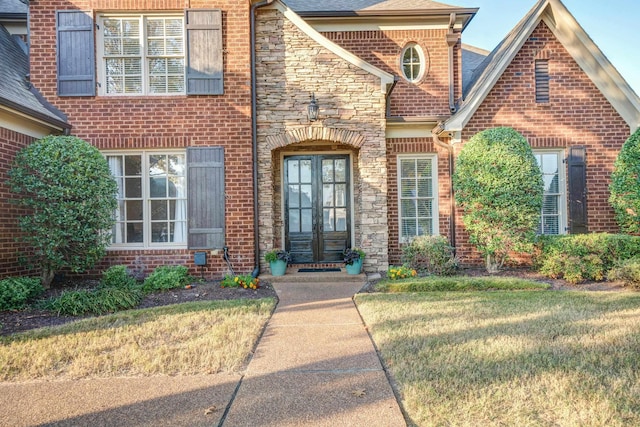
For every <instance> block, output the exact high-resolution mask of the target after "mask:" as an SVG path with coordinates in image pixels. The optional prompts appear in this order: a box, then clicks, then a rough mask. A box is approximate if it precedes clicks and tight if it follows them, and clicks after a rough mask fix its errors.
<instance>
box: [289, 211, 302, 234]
mask: <svg viewBox="0 0 640 427" xmlns="http://www.w3.org/2000/svg"><path fill="white" fill-rule="evenodd" d="M299 232H300V211H299V210H298V209H289V233H299Z"/></svg>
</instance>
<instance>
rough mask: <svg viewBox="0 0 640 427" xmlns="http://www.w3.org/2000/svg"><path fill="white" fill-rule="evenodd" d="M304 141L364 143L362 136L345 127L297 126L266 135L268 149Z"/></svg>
mask: <svg viewBox="0 0 640 427" xmlns="http://www.w3.org/2000/svg"><path fill="white" fill-rule="evenodd" d="M305 141H330V142H339V143H340V144H345V145H350V146H352V147H355V148H360V147H362V144H364V136H362V135H360V134H359V133H357V132H353V131H350V130H347V129H339V128H330V127H318V126H307V127H299V128H295V129H289V130H287V131H285V132H284V133H281V134H279V135H271V136H267V146H268V147H269V149H270V150H275V149H277V148H282V147H286V146H287V145H292V144H299V143H301V142H305Z"/></svg>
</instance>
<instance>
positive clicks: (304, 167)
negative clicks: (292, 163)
mask: <svg viewBox="0 0 640 427" xmlns="http://www.w3.org/2000/svg"><path fill="white" fill-rule="evenodd" d="M300 182H304V183H305V184H310V183H311V160H301V161H300Z"/></svg>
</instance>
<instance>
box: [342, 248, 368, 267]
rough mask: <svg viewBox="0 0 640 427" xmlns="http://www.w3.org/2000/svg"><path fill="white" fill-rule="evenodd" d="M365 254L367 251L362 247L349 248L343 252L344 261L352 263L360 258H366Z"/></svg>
mask: <svg viewBox="0 0 640 427" xmlns="http://www.w3.org/2000/svg"><path fill="white" fill-rule="evenodd" d="M364 256H365V252H364V251H363V250H362V249H359V248H347V249H345V250H344V252H342V261H343V262H344V263H345V264H347V265H351V264H353V263H354V262H355V261H358V260H359V259H364Z"/></svg>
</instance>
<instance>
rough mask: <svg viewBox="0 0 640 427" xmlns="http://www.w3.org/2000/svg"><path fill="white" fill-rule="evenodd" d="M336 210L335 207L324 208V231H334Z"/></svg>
mask: <svg viewBox="0 0 640 427" xmlns="http://www.w3.org/2000/svg"><path fill="white" fill-rule="evenodd" d="M333 211H334V210H333V209H323V210H322V228H323V229H324V231H334V230H335V227H334V226H333V223H334V219H335V216H334V212H333Z"/></svg>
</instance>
